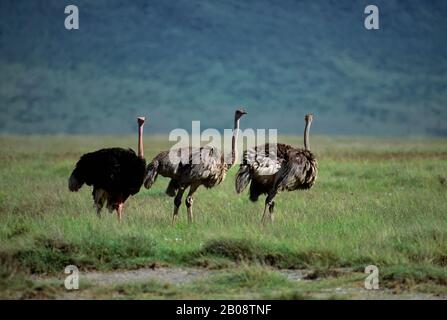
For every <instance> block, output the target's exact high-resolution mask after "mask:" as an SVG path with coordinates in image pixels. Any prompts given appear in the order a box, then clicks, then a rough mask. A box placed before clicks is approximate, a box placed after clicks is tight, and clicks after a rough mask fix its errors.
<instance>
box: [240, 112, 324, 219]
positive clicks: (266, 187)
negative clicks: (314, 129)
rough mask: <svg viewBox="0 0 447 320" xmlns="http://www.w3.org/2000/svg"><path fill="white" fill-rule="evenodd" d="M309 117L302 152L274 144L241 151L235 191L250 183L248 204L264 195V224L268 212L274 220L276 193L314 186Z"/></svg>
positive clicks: (314, 176) (314, 173) (285, 145)
mask: <svg viewBox="0 0 447 320" xmlns="http://www.w3.org/2000/svg"><path fill="white" fill-rule="evenodd" d="M312 118H313V116H312V115H311V114H308V115H306V117H305V121H306V127H305V130H304V149H301V148H296V147H293V146H290V145H287V144H283V143H277V144H273V145H272V144H270V145H269V144H265V145H261V146H256V147H255V148H253V149H249V150H247V151H245V152H244V155H243V163H242V164H241V165H240V167H239V170H238V172H237V175H236V191H237V193H241V192H242V191H243V190H244V189H245V188H246V187H247V185H248V184H249V183H250V200H251V201H257V200H258V198H259V196H260V195H261V194H266V195H267V197H266V199H265V207H264V214H263V216H262V222H263V223H265V222H266V218H267V210H268V217H269V220H270V221H273V209H274V206H275V202H274V200H273V199H274V198H275V196H276V194H277V193H278V192H279V191H284V190H286V191H294V190H303V189H310V188H312V186H313V185H314V184H315V180H316V179H317V172H318V163H317V160H316V158H315V156H314V155H313V153H312V152H311V151H310V146H309V130H310V126H311V123H312ZM275 153H276V158H275V157H274V155H275Z"/></svg>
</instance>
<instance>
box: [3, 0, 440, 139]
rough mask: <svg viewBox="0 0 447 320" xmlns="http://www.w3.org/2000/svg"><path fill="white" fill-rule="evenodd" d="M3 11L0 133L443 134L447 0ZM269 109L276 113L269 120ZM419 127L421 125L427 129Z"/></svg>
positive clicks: (253, 1)
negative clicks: (70, 22)
mask: <svg viewBox="0 0 447 320" xmlns="http://www.w3.org/2000/svg"><path fill="white" fill-rule="evenodd" d="M67 4H71V2H68V1H60V0H46V1H45V3H44V4H42V3H39V2H30V1H26V0H2V1H1V3H0V47H1V50H0V114H1V121H0V132H8V133H11V132H13V133H56V132H57V133H59V132H69V133H86V132H87V133H120V132H131V130H132V131H133V130H134V117H135V116H136V115H137V114H140V113H141V114H144V115H148V116H150V117H151V118H152V119H156V121H154V122H152V123H151V125H150V126H147V127H146V129H147V130H148V131H147V132H153V133H154V132H155V133H161V132H167V131H168V130H171V129H173V128H177V127H181V128H185V127H186V128H188V127H189V126H190V121H191V120H202V125H203V126H204V127H214V128H224V127H225V128H228V127H230V126H231V124H232V123H231V120H232V118H231V116H232V111H233V110H234V108H235V107H237V106H239V105H243V106H245V107H246V108H247V111H248V112H249V114H250V116H249V117H247V118H246V119H244V122H243V124H242V126H243V127H244V126H247V127H258V128H262V127H271V128H279V129H280V132H281V133H283V134H285V133H287V134H297V133H298V132H299V133H301V131H302V129H301V128H302V127H301V125H302V121H301V119H302V116H303V115H304V114H305V113H307V112H314V113H315V114H316V115H317V117H316V119H318V121H315V122H314V126H313V128H312V131H313V132H316V133H336V134H365V133H366V134H369V135H377V134H383V135H390V134H391V135H412V134H418V135H440V136H441V135H442V136H445V135H447V131H446V127H445V123H446V122H447V108H445V102H446V101H447V77H446V74H447V42H446V41H445V34H446V32H447V19H445V17H446V16H447V2H445V1H444V0H435V1H419V0H406V1H397V0H377V1H375V2H374V4H376V5H378V6H379V9H380V26H381V29H380V30H378V31H366V30H365V28H364V26H363V22H364V21H363V19H364V17H365V15H364V14H363V11H364V9H365V6H366V5H367V4H370V2H368V1H363V0H357V1H352V0H343V1H340V0H338V1H328V0H308V1H295V0H283V1H281V2H280V3H279V2H274V1H269V0H248V1H237V0H225V1H199V0H193V1H191V0H179V1H163V0H154V1H146V0H141V1H137V0H134V1H131V2H129V1H126V2H124V1H118V0H95V1H87V0H77V1H76V4H77V5H78V6H79V10H80V29H79V30H77V31H67V30H65V29H64V18H65V15H64V13H63V12H64V7H65V5H67ZM272 111H274V112H272ZM422 119H423V121H421V120H422Z"/></svg>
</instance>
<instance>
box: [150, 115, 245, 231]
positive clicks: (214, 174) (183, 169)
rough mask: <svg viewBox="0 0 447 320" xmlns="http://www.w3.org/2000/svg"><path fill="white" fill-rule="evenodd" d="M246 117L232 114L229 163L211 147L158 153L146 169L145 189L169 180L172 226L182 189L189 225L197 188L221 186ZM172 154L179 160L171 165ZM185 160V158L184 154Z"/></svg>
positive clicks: (235, 154) (232, 159)
mask: <svg viewBox="0 0 447 320" xmlns="http://www.w3.org/2000/svg"><path fill="white" fill-rule="evenodd" d="M245 114H247V113H246V112H245V111H244V110H242V109H238V110H236V112H235V114H234V129H233V137H232V142H231V155H230V159H229V161H228V160H227V158H226V157H225V156H224V155H223V154H222V153H221V152H220V150H219V149H217V148H215V147H213V146H205V147H201V148H191V147H185V148H179V149H175V150H171V151H163V152H161V153H159V154H158V155H157V156H156V157H155V158H154V159H153V160H152V162H151V163H149V165H148V166H147V175H146V178H145V180H144V186H145V187H146V188H147V189H149V188H150V187H151V186H152V185H153V183H154V182H155V180H156V179H157V176H158V175H159V174H160V175H162V176H163V177H168V178H171V180H170V182H169V184H168V187H167V189H166V194H167V195H169V196H170V197H175V198H174V213H173V215H172V224H173V225H175V222H176V220H177V216H178V211H179V208H180V205H181V203H182V197H183V193H184V192H185V190H186V189H187V188H188V187H189V192H188V195H187V197H186V200H185V204H186V207H187V211H188V222H189V223H192V222H193V212H192V206H193V201H194V199H193V197H194V193H195V192H196V191H197V188H198V187H199V186H202V185H203V186H204V187H206V188H212V187H214V186H217V185H218V184H220V183H221V182H222V181H223V180H224V179H225V175H226V173H227V172H228V170H229V169H230V168H231V167H232V166H233V165H234V163H235V161H236V159H237V145H236V144H237V140H238V135H239V121H240V118H241V117H242V116H243V115H245ZM170 152H171V155H174V156H177V157H178V158H180V157H181V160H180V161H176V162H177V163H174V162H173V161H171V160H170ZM185 154H186V155H187V157H184V155H185Z"/></svg>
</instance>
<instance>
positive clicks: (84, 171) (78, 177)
mask: <svg viewBox="0 0 447 320" xmlns="http://www.w3.org/2000/svg"><path fill="white" fill-rule="evenodd" d="M137 121H138V155H136V154H135V151H133V150H132V149H123V148H107V149H100V150H97V151H95V152H91V153H86V154H84V155H83V156H81V158H80V159H79V161H78V162H77V163H76V167H75V169H74V170H73V172H72V174H71V176H70V178H69V180H68V189H69V190H70V191H73V192H75V191H78V190H79V189H80V188H81V187H82V185H83V184H84V183H86V184H87V185H89V186H93V192H92V195H93V201H94V203H95V208H96V213H97V215H98V216H99V217H100V216H101V210H102V208H103V206H104V204H105V203H106V202H107V209H109V211H110V212H111V213H112V212H113V211H114V210H116V211H117V214H118V220H119V221H121V217H122V214H123V206H124V202H125V201H126V200H127V198H128V197H129V196H130V195H134V194H136V193H138V191H140V187H141V185H142V184H143V180H144V176H145V173H146V161H145V160H144V151H143V125H144V121H145V118H144V117H139V118H138V119H137Z"/></svg>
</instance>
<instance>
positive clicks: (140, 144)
mask: <svg viewBox="0 0 447 320" xmlns="http://www.w3.org/2000/svg"><path fill="white" fill-rule="evenodd" d="M138 157H140V158H141V159H143V158H144V146H143V124H140V125H139V126H138Z"/></svg>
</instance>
